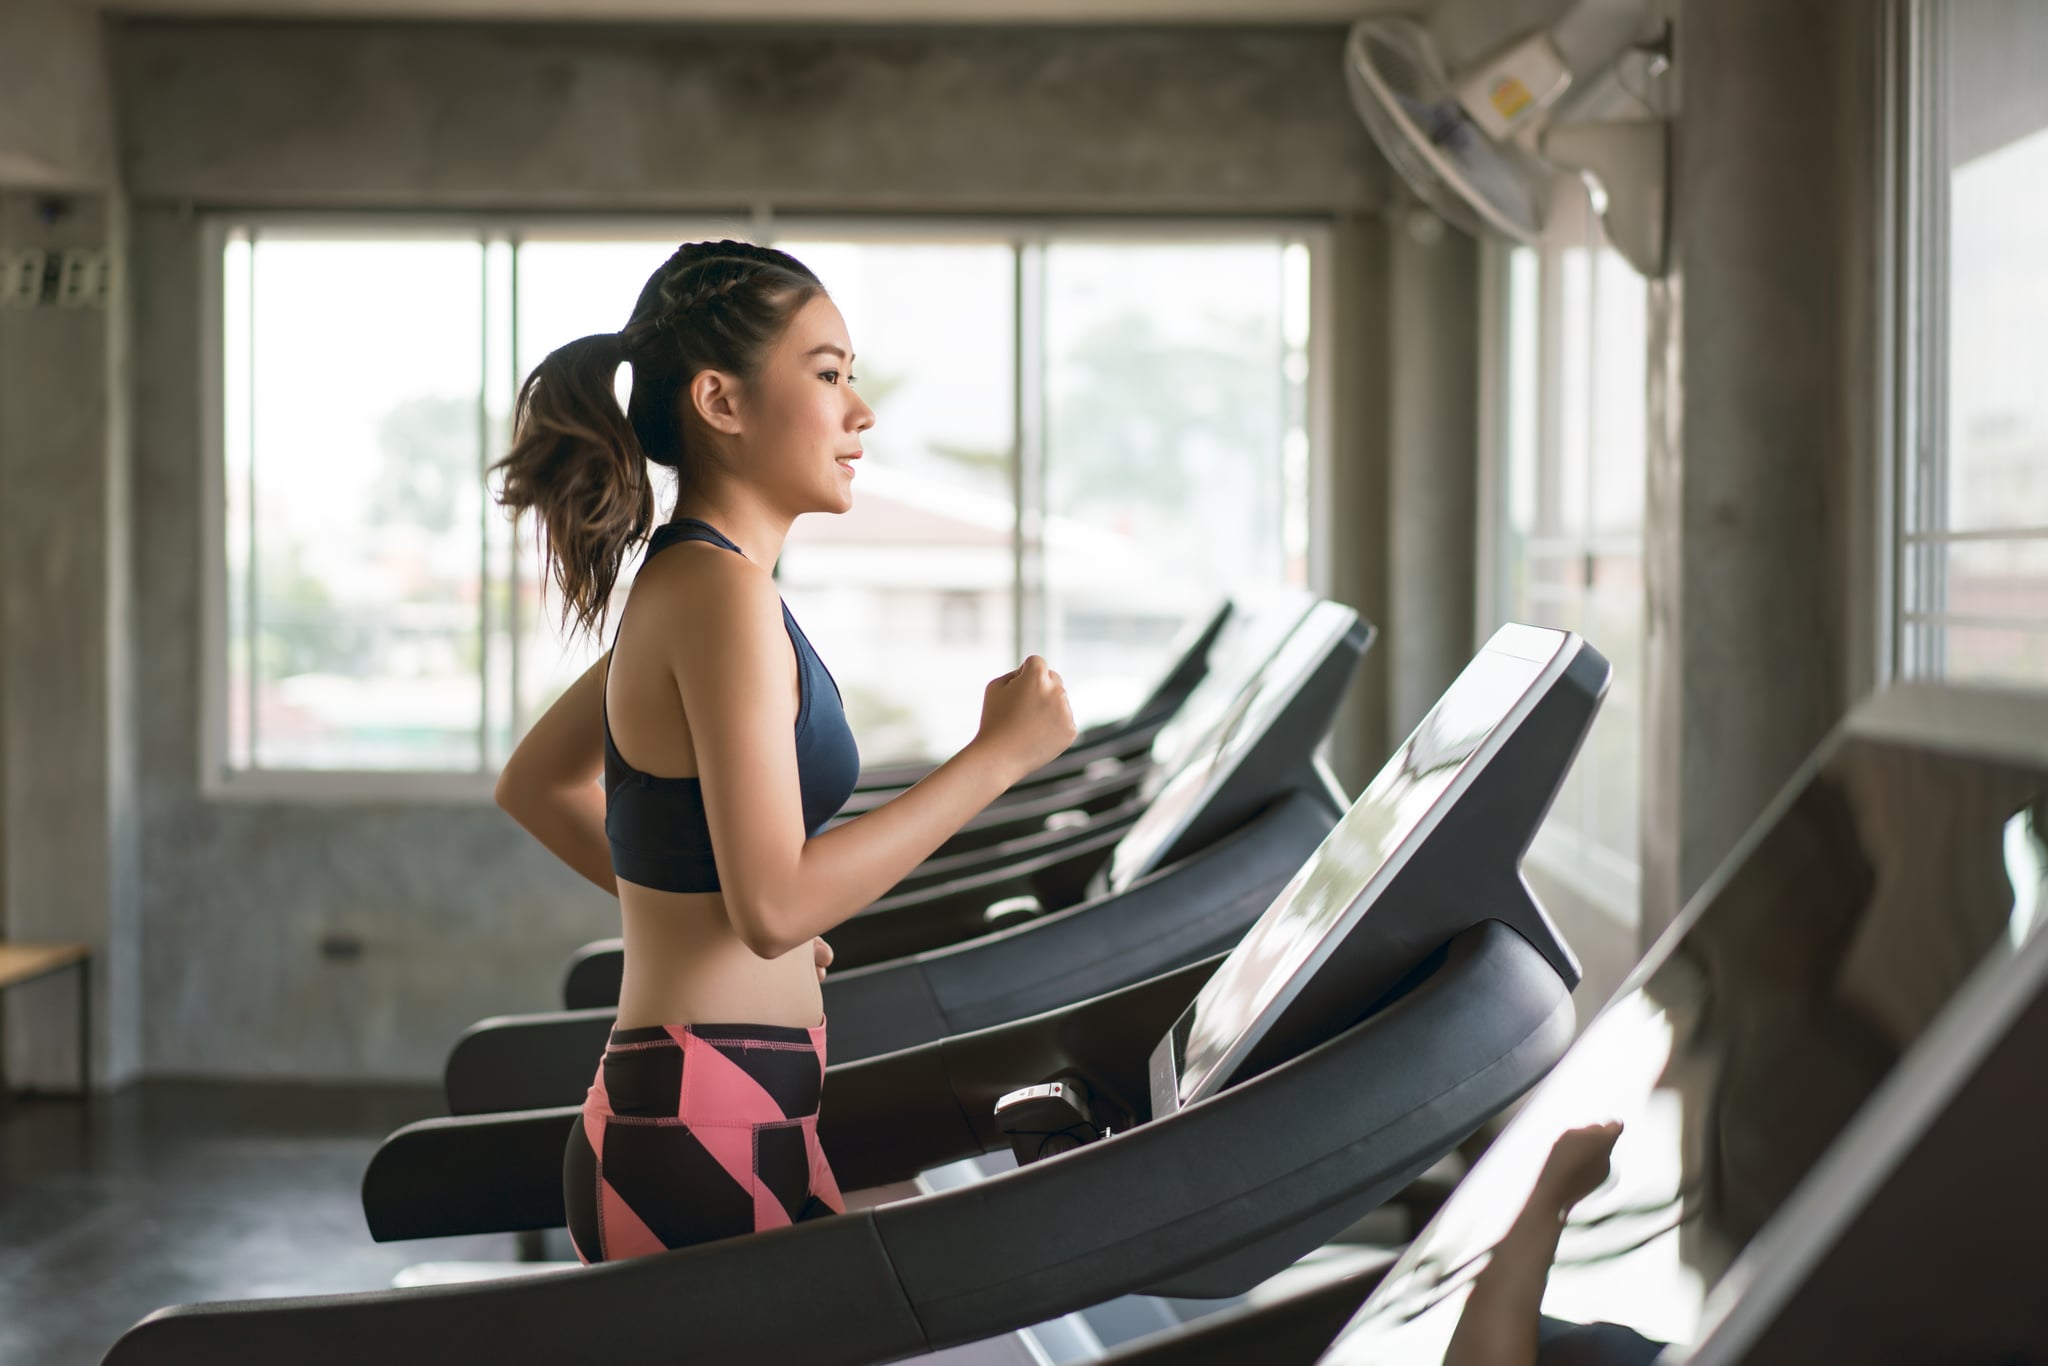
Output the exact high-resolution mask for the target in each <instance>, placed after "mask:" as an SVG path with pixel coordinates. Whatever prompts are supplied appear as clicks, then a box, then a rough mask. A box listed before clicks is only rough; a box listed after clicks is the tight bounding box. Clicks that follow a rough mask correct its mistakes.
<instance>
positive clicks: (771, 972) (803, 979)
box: [618, 879, 825, 1029]
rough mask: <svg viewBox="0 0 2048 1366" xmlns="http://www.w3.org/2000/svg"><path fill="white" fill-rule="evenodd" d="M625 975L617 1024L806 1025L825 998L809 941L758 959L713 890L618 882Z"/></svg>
mask: <svg viewBox="0 0 2048 1366" xmlns="http://www.w3.org/2000/svg"><path fill="white" fill-rule="evenodd" d="M619 914H620V919H621V921H622V922H623V924H624V927H625V930H624V933H625V941H626V946H625V977H624V980H623V981H621V982H620V984H619V1015H618V1027H619V1028H621V1029H634V1028H639V1027H641V1026H644V1025H684V1024H768V1025H787V1026H791V1027H793V1028H797V1029H809V1028H811V1027H813V1026H815V1025H817V1024H819V1023H821V1022H822V1021H823V1019H824V1014H825V997H824V993H823V992H822V991H821V990H820V989H819V986H818V972H817V967H816V964H815V960H814V958H813V950H812V947H811V944H810V941H808V940H806V941H805V942H804V943H803V944H802V945H800V946H799V947H797V948H794V949H791V950H790V951H789V952H788V953H785V954H783V955H782V956H781V957H780V958H762V957H760V956H759V955H758V954H756V953H755V952H754V951H753V950H752V949H750V948H748V947H747V946H746V945H745V944H744V943H742V942H741V941H740V937H739V935H738V934H737V933H735V932H734V930H733V927H732V921H731V920H730V919H729V918H728V917H727V915H726V913H725V898H724V897H723V896H721V895H720V894H719V893H717V892H662V891H656V890H655V889H653V888H651V887H641V886H638V885H637V884H634V883H630V882H626V881H624V880H623V879H622V880H621V881H620V882H619Z"/></svg>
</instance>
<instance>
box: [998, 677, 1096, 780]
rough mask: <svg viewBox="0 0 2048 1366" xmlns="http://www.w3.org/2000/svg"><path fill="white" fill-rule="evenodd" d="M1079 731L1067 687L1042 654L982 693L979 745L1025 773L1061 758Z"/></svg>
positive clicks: (1021, 772)
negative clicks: (1075, 724)
mask: <svg viewBox="0 0 2048 1366" xmlns="http://www.w3.org/2000/svg"><path fill="white" fill-rule="evenodd" d="M1074 733H1075V732H1074V709H1073V707H1072V706H1071V705H1070V704H1069V703H1068V702H1067V686H1066V684H1065V683H1064V682H1062V681H1061V679H1060V676H1059V675H1058V674H1056V673H1054V672H1053V671H1052V668H1051V666H1050V665H1048V664H1047V663H1046V662H1045V661H1044V660H1043V659H1041V658H1040V657H1039V656H1037V655H1031V656H1029V657H1028V658H1026V659H1025V661H1024V662H1023V663H1022V664H1019V665H1018V666H1017V667H1016V668H1014V669H1012V670H1010V672H1008V673H1006V674H1004V675H1003V676H1002V677H1000V678H995V679H991V680H989V684H988V686H987V687H986V688H984V689H983V690H982V694H981V730H980V731H979V732H978V733H977V734H976V735H975V737H974V738H975V741H976V742H977V743H979V744H981V745H983V746H984V747H986V748H989V749H992V750H994V751H996V752H997V753H999V754H1001V755H1003V756H1004V757H1005V758H1007V759H1008V760H1009V761H1010V762H1012V763H1013V764H1015V765H1017V767H1018V771H1019V774H1020V775H1021V774H1024V773H1029V772H1031V771H1032V770H1033V769H1035V768H1039V767H1041V766H1042V765H1044V764H1047V763H1049V762H1051V761H1052V760H1053V759H1056V758H1058V757H1059V755H1060V753H1061V752H1062V751H1063V750H1065V749H1066V747H1067V746H1068V745H1071V744H1072V743H1074Z"/></svg>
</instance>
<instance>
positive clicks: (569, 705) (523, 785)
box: [495, 653, 619, 896]
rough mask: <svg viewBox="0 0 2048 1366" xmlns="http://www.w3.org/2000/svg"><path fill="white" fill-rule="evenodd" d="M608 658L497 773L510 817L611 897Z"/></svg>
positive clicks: (573, 687)
mask: <svg viewBox="0 0 2048 1366" xmlns="http://www.w3.org/2000/svg"><path fill="white" fill-rule="evenodd" d="M610 657H611V656H610V654H609V653H607V654H606V655H604V656H603V657H602V658H600V659H599V660H598V661H597V662H596V663H595V664H592V665H591V666H590V667H589V668H588V669H586V670H584V672H583V676H582V677H581V678H579V679H577V680H576V681H575V682H574V683H571V684H570V685H569V690H568V691H567V692H565V693H563V694H562V695H561V696H560V697H559V698H557V699H556V700H555V704H554V705H553V706H552V707H549V708H548V709H547V711H546V712H545V713H543V714H542V716H541V718H540V719H539V720H538V721H535V722H534V723H533V727H532V729H530V730H528V731H527V732H526V734H525V735H524V736H523V737H522V738H521V739H520V741H519V745H518V747H517V748H515V749H514V750H513V751H512V755H511V757H510V758H508V759H506V760H505V767H504V769H503V770H501V771H500V772H499V774H498V787H497V792H496V794H495V795H496V797H497V801H498V805H499V806H501V807H503V808H504V809H505V812H506V814H508V815H510V816H511V817H512V819H513V820H515V821H517V822H519V824H520V825H521V826H522V827H523V828H524V829H525V830H526V832H527V833H528V834H530V835H532V836H533V837H534V838H535V839H537V840H539V841H540V842H541V843H542V844H543V845H545V846H546V847H547V850H548V852H549V853H551V854H553V855H554V856H555V857H556V858H559V859H560V860H562V862H564V863H566V864H568V865H569V866H570V867H571V868H573V869H575V870H576V871H577V872H578V873H581V874H582V875H583V876H584V877H586V878H588V879H589V880H590V881H591V882H592V883H594V884H596V885H597V886H599V887H601V888H603V889H604V890H605V891H606V892H608V893H610V894H611V895H613V896H617V895H618V894H619V884H618V880H617V879H616V878H615V877H613V876H612V849H611V844H610V842H609V841H607V840H606V838H605V833H604V787H603V785H602V784H601V783H600V781H599V779H601V778H602V777H603V776H604V717H603V712H602V707H603V705H604V671H605V663H606V661H607V660H609V659H610Z"/></svg>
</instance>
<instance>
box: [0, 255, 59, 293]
mask: <svg viewBox="0 0 2048 1366" xmlns="http://www.w3.org/2000/svg"><path fill="white" fill-rule="evenodd" d="M47 260H48V253H46V252H43V251H41V250H38V249H37V248H34V247H24V248H21V249H19V250H13V249H5V248H0V308H34V307H36V305H38V304H40V303H41V302H42V301H43V267H44V265H45V263H46V261H47Z"/></svg>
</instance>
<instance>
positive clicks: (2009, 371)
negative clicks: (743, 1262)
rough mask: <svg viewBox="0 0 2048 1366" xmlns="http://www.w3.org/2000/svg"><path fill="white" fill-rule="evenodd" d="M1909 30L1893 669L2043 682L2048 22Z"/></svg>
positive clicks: (1987, 9) (1908, 13)
mask: <svg viewBox="0 0 2048 1366" xmlns="http://www.w3.org/2000/svg"><path fill="white" fill-rule="evenodd" d="M1905 21H1906V25H1907V42H1906V45H1905V49H1906V52H1907V63H1908V65H1907V71H1906V81H1905V89H1906V91H1907V93H1908V96H1909V100H1908V103H1907V105H1906V109H1905V117H1906V120H1907V127H1906V129H1905V138H1904V146H1905V155H1906V158H1907V164H1906V166H1905V167H1904V174H1903V176H1902V177H1901V178H1900V183H1901V184H1902V186H1904V187H1905V190H1906V195H1907V204H1908V207H1909V209H1910V210H1911V212H1910V214H1909V215H1908V216H1907V218H1906V223H1907V228H1906V232H1905V234H1904V235H1903V240H1902V243H1901V245H1902V248H1903V251H1902V255H1901V259H1900V263H1899V275H1898V279H1899V281H1900V294H1901V297H1902V300H1903V302H1904V304H1905V308H1904V310H1903V312H1904V313H1905V315H1906V317H1907V319H1908V321H1907V324H1906V327H1905V329H1904V332H1903V343H1904V348H1903V354H1902V357H1901V360H1902V368H1903V370H1904V374H1903V375H1902V381H1903V382H1902V384H1901V386H1900V388H1901V392H1902V393H1904V394H1906V395H1907V396H1908V402H1907V410H1906V416H1905V420H1904V421H1903V422H1902V423H1901V424H1900V429H1901V432H1902V440H1901V442H1900V451H1899V476H1900V477H1899V485H1898V498H1897V507H1898V531H1899V536H1898V547H1897V556H1896V560H1897V582H1896V590H1895V600H1896V602H1897V611H1898V619H1897V622H1896V629H1895V633H1894V638H1895V640H1896V649H1897V658H1896V660H1895V667H1896V670H1897V672H1898V673H1899V674H1901V675H1903V676H1907V677H1913V676H1924V677H1945V678H1953V679H1977V680H1986V681H1993V682H2000V683H2008V684H2012V683H2018V684H2032V685H2036V686H2038V685H2043V684H2048V384H2044V382H2043V380H2044V377H2048V332H2044V331H2043V328H2042V322H2041V320H2042V319H2043V318H2044V317H2048V237H2044V235H2043V232H2042V224H2043V223H2044V222H2048V98H2044V97H2043V95H2042V87H2041V84H2040V81H2039V78H2038V72H2037V70H2036V68H2037V67H2038V65H2039V63H2038V61H2036V60H2034V58H2035V57H2036V56H2037V55H2038V54H2039V53H2040V52H2041V51H2042V50H2043V49H2044V47H2048V11H2044V10H2042V9H2041V8H2040V7H2038V6H2027V5H1933V4H1917V5H1911V6H1908V7H1906V10H1905Z"/></svg>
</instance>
